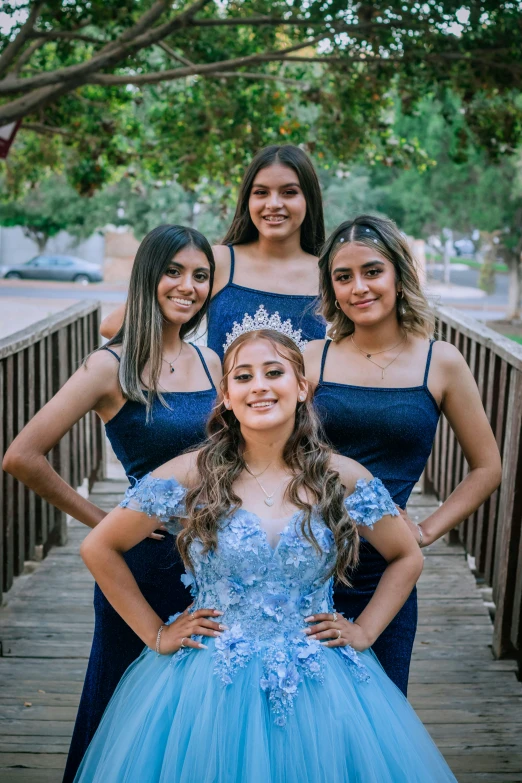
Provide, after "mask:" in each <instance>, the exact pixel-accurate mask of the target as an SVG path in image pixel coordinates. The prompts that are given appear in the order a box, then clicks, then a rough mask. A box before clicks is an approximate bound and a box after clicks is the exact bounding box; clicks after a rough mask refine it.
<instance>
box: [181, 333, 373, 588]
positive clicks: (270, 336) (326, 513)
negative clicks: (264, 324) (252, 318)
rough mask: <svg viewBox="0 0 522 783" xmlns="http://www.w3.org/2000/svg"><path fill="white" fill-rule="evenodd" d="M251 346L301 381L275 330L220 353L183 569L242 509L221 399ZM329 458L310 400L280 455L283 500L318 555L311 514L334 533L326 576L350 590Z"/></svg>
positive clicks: (350, 554)
mask: <svg viewBox="0 0 522 783" xmlns="http://www.w3.org/2000/svg"><path fill="white" fill-rule="evenodd" d="M253 340H268V341H269V342H270V343H271V344H272V346H273V347H274V349H275V350H276V351H277V353H278V354H279V355H280V356H282V357H283V358H284V359H287V360H288V361H289V362H291V364H292V366H293V369H294V372H295V375H296V378H297V379H298V381H303V380H304V362H303V357H302V354H301V352H300V351H299V349H298V348H297V346H296V345H295V343H294V342H293V340H291V339H290V338H289V337H286V336H285V335H284V334H281V333H280V332H277V331H275V330H273V329H259V330H257V331H255V332H249V333H247V334H242V335H241V336H240V337H238V338H237V339H236V340H235V341H234V342H233V343H232V345H231V346H230V347H229V348H228V350H227V351H226V353H225V358H224V377H223V381H222V394H221V398H220V399H219V401H218V403H217V405H216V407H215V408H214V411H213V413H212V415H211V417H210V420H209V422H208V425H207V432H208V441H207V442H206V443H205V445H204V446H203V447H202V448H201V450H200V451H199V453H198V456H197V472H198V475H199V483H198V484H197V485H196V486H194V487H192V488H191V489H190V490H189V491H188V493H187V496H186V510H187V518H188V522H187V525H186V526H185V527H184V529H183V530H182V531H181V532H180V533H179V535H178V548H179V551H180V553H181V556H182V558H183V560H184V562H185V563H186V564H187V565H188V566H189V567H190V566H191V565H192V564H191V559H190V544H191V543H192V541H194V540H195V539H198V540H199V541H201V542H202V544H203V547H204V551H205V552H208V551H213V550H215V549H216V548H217V543H218V542H217V534H218V529H219V523H220V520H223V519H225V518H226V517H230V516H231V515H232V514H233V513H234V512H235V511H237V509H238V508H240V507H241V498H240V497H239V496H238V495H237V494H236V493H235V492H234V490H233V485H234V482H235V481H236V479H237V478H238V477H239V476H240V474H241V472H242V471H243V470H244V468H245V461H244V458H243V453H244V448H245V442H244V439H243V436H242V434H241V428H240V424H239V421H238V420H237V419H236V417H235V416H234V413H233V412H232V411H230V410H227V408H225V405H224V402H223V393H226V392H227V390H228V376H229V374H230V372H231V371H232V370H233V368H234V364H235V358H236V356H237V352H238V350H239V348H240V347H241V346H243V345H245V343H247V342H251V341H253ZM331 454H332V452H331V449H330V448H328V446H327V445H326V444H325V443H324V441H323V439H322V437H321V429H320V423H319V420H318V418H317V415H316V413H315V411H314V408H313V406H312V401H311V395H310V394H308V396H307V398H306V399H305V401H304V402H300V403H298V404H297V408H296V413H295V424H294V429H293V432H292V434H291V436H290V438H289V439H288V441H287V443H286V445H285V448H284V451H283V460H284V462H285V464H286V465H287V466H288V468H289V470H290V472H291V474H292V479H291V481H290V482H289V484H288V486H287V488H286V491H285V495H286V497H287V499H288V500H289V501H290V502H291V503H292V504H293V505H294V506H295V507H296V508H298V509H300V510H301V511H302V512H303V514H302V520H301V530H302V534H303V536H304V537H305V538H306V539H307V540H308V541H309V542H310V543H311V544H312V545H313V546H314V547H315V549H316V550H317V551H318V552H320V551H321V547H320V546H319V543H318V541H317V539H316V538H315V536H314V533H313V530H312V524H311V522H312V513H313V510H314V508H315V509H316V510H317V513H318V514H319V515H320V517H321V518H322V519H323V520H324V522H325V524H326V526H327V527H328V528H329V529H330V530H331V531H332V533H333V536H334V540H335V545H336V547H337V553H338V554H337V562H336V563H335V566H334V568H333V569H332V574H335V576H336V578H337V579H338V580H339V581H341V582H343V583H345V584H349V582H348V579H347V577H346V570H347V569H348V568H349V567H353V566H354V565H356V564H357V560H358V553H359V537H358V533H357V528H356V526H355V524H354V522H353V521H352V520H351V519H350V517H349V515H348V513H347V511H346V507H345V505H344V502H343V501H344V495H345V487H344V486H343V484H342V483H341V480H340V477H339V473H337V471H335V470H332V468H331V467H330V458H331Z"/></svg>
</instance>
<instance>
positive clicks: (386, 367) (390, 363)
mask: <svg viewBox="0 0 522 783" xmlns="http://www.w3.org/2000/svg"><path fill="white" fill-rule="evenodd" d="M350 340H351V341H352V343H353V344H354V345H355V347H356V348H357V350H358V351H359V353H362V355H363V356H364V358H365V359H367V360H368V361H369V362H371V363H372V364H374V365H375V366H376V367H378V368H379V370H380V371H381V380H384V373H385V371H386V370H387V369H388V367H390V365H392V364H393V362H394V361H395V360H396V359H398V358H399V356H400V355H401V353H402V352H403V351H404V349H405V348H406V346H405V345H404V346H403V347H402V348H401V350H400V351H399V352H398V353H397V354H396V355H395V356H394V357H393V359H392V360H391V361H390V362H388V364H385V365H384V367H383V366H382V364H379V363H378V362H374V361H373V359H372V356H378V354H380V353H386V352H387V351H393V349H394V348H397V347H398V346H399V345H401V343H404V342H406V335H404V337H403V338H402V340H401V341H400V342H398V343H396V344H395V345H393V346H392V347H391V348H386V349H385V350H384V351H375V352H374V353H366V351H363V350H362V348H359V346H358V345H357V343H356V342H355V340H354V339H353V334H351V335H350Z"/></svg>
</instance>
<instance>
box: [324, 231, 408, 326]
mask: <svg viewBox="0 0 522 783" xmlns="http://www.w3.org/2000/svg"><path fill="white" fill-rule="evenodd" d="M331 280H332V285H333V289H334V293H335V298H336V299H337V301H338V303H339V306H340V308H341V310H342V311H343V312H344V314H345V315H346V316H347V317H348V318H350V319H351V320H352V321H353V322H354V324H355V325H356V326H357V325H358V324H359V325H361V326H370V325H374V324H377V323H380V322H381V321H383V320H385V319H387V318H397V293H398V290H399V289H400V283H397V281H396V274H395V267H394V266H393V264H392V263H391V261H389V260H388V259H387V258H385V256H383V255H381V254H380V253H378V252H376V251H375V250H373V248H371V247H368V246H366V245H363V244H359V243H357V242H353V243H347V244H346V245H344V246H342V247H341V249H340V250H338V251H337V253H336V254H335V256H334V259H333V261H332V265H331Z"/></svg>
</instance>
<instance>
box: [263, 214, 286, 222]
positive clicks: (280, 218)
mask: <svg viewBox="0 0 522 783" xmlns="http://www.w3.org/2000/svg"><path fill="white" fill-rule="evenodd" d="M264 220H266V221H267V222H268V223H282V222H283V220H286V218H285V216H284V215H273V216H270V215H267V216H266V217H265V218H264Z"/></svg>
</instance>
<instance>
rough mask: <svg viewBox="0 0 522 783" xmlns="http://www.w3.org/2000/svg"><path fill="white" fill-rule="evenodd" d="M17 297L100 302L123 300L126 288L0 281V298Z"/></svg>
mask: <svg viewBox="0 0 522 783" xmlns="http://www.w3.org/2000/svg"><path fill="white" fill-rule="evenodd" d="M2 297H9V298H13V297H15V298H16V297H18V298H23V299H26V298H27V299H74V300H75V301H78V300H80V299H98V300H99V301H100V302H124V301H125V299H126V298H127V292H126V289H125V288H124V287H123V286H119V287H118V288H116V287H110V288H109V287H106V286H104V285H103V284H100V285H96V283H91V284H90V285H74V284H70V283H61V284H60V283H57V284H54V285H49V283H47V284H46V285H45V286H43V285H42V283H41V282H38V281H36V280H35V281H27V283H23V284H19V283H18V284H17V285H12V284H11V285H7V283H6V282H3V281H0V298H2Z"/></svg>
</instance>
